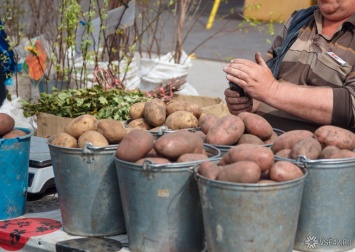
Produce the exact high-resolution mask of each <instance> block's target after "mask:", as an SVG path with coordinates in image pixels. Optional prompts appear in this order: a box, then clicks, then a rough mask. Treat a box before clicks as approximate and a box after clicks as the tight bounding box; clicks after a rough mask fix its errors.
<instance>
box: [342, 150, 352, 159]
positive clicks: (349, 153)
mask: <svg viewBox="0 0 355 252" xmlns="http://www.w3.org/2000/svg"><path fill="white" fill-rule="evenodd" d="M354 157H355V152H354V151H352V150H348V149H341V150H340V158H354Z"/></svg>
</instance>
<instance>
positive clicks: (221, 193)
mask: <svg viewBox="0 0 355 252" xmlns="http://www.w3.org/2000/svg"><path fill="white" fill-rule="evenodd" d="M304 172H305V175H304V176H303V177H301V178H299V179H296V180H292V181H287V182H278V183H277V184H241V183H230V182H223V181H218V180H210V179H207V178H205V177H203V176H201V175H199V174H198V173H196V180H197V184H198V188H199V193H200V198H201V204H202V214H203V222H204V227H205V233H206V241H207V250H208V251H218V252H223V251H226V252H230V251H233V252H260V251H270V252H271V251H272V252H291V251H292V249H293V245H294V240H295V236H296V231H297V222H298V215H299V211H300V206H301V198H302V192H303V185H304V180H305V177H306V176H307V171H304Z"/></svg>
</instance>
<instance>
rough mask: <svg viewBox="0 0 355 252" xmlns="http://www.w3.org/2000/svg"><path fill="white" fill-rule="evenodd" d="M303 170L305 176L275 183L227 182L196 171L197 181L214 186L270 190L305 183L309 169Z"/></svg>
mask: <svg viewBox="0 0 355 252" xmlns="http://www.w3.org/2000/svg"><path fill="white" fill-rule="evenodd" d="M301 169H302V171H303V176H302V177H300V178H297V179H293V180H288V181H283V182H276V183H274V184H257V183H236V182H227V181H220V180H213V179H209V178H206V177H204V176H202V175H201V174H199V173H197V172H196V173H195V179H196V180H197V182H199V183H200V182H201V181H203V183H206V184H207V183H208V184H211V185H214V186H218V187H229V188H234V189H243V190H247V189H249V190H256V189H258V190H260V189H262V190H268V189H271V188H275V187H278V188H286V187H291V186H294V185H297V184H300V183H304V181H305V179H306V177H307V176H308V170H307V169H305V168H301Z"/></svg>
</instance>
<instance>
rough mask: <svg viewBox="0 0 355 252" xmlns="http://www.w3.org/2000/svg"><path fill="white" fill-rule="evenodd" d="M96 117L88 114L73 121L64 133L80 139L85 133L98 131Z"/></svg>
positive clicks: (65, 128)
mask: <svg viewBox="0 0 355 252" xmlns="http://www.w3.org/2000/svg"><path fill="white" fill-rule="evenodd" d="M97 122H98V120H97V119H96V117H95V116H92V115H89V114H86V115H81V116H78V117H76V118H74V119H73V120H71V121H70V122H69V123H68V124H67V125H66V126H65V127H64V132H65V133H68V134H69V135H71V136H73V137H75V138H76V139H78V138H79V137H80V136H81V135H82V134H83V133H84V132H86V131H89V130H96V129H97Z"/></svg>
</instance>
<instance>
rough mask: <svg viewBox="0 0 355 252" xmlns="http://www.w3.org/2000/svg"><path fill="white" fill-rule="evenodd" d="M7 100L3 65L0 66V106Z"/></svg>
mask: <svg viewBox="0 0 355 252" xmlns="http://www.w3.org/2000/svg"><path fill="white" fill-rule="evenodd" d="M5 98H6V87H5V74H4V73H3V69H2V65H1V64H0V106H1V105H2V103H3V102H4V100H5Z"/></svg>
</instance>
